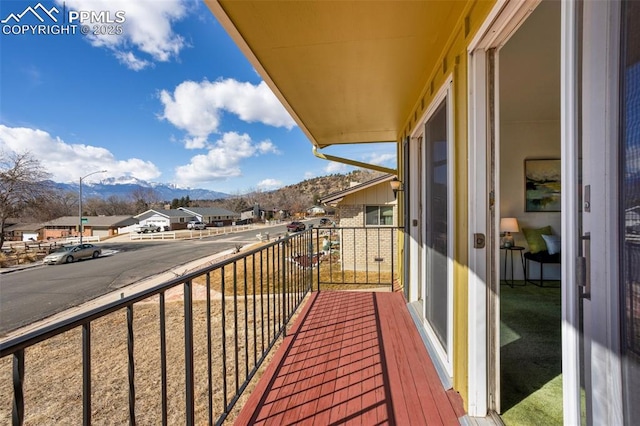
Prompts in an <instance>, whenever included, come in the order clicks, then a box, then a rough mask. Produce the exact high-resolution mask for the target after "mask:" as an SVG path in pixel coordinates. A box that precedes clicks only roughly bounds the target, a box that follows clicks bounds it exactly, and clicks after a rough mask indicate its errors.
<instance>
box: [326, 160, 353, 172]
mask: <svg viewBox="0 0 640 426" xmlns="http://www.w3.org/2000/svg"><path fill="white" fill-rule="evenodd" d="M347 169H348V166H347V165H346V164H343V163H336V162H335V161H330V162H329V164H327V167H325V168H324V171H325V172H327V173H344V172H346V171H347Z"/></svg>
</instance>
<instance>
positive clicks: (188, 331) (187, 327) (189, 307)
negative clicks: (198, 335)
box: [184, 280, 195, 426]
mask: <svg viewBox="0 0 640 426" xmlns="http://www.w3.org/2000/svg"><path fill="white" fill-rule="evenodd" d="M191 287H192V282H191V281H190V280H189V281H186V282H185V283H184V363H185V386H186V389H185V404H186V406H185V416H186V424H187V425H188V426H191V425H194V424H195V412H194V407H195V404H194V385H193V377H194V376H193V293H192V290H191Z"/></svg>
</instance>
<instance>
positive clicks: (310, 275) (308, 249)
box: [307, 229, 320, 291]
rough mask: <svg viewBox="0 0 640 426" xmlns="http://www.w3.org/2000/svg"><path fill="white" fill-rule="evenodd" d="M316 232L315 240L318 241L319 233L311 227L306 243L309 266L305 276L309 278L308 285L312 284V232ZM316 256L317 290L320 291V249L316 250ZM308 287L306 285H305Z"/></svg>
mask: <svg viewBox="0 0 640 426" xmlns="http://www.w3.org/2000/svg"><path fill="white" fill-rule="evenodd" d="M314 232H315V233H316V242H318V241H319V240H318V238H319V237H320V234H319V233H318V232H319V230H318V229H312V230H311V232H310V233H309V244H308V245H307V251H308V256H309V259H310V260H311V266H312V267H311V268H309V277H308V278H307V279H308V280H309V285H310V286H312V285H313V233H314ZM316 255H317V256H318V258H317V259H316V260H317V263H316V270H317V271H318V291H320V251H318V252H317V254H316ZM307 288H308V287H307Z"/></svg>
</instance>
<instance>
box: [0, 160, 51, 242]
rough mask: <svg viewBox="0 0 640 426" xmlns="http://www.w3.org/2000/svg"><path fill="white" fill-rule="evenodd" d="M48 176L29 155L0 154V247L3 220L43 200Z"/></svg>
mask: <svg viewBox="0 0 640 426" xmlns="http://www.w3.org/2000/svg"><path fill="white" fill-rule="evenodd" d="M49 176H50V175H49V173H47V172H46V171H45V170H44V169H43V168H42V166H41V165H40V162H39V161H38V160H37V159H35V158H34V157H33V155H31V153H29V152H24V153H21V154H19V153H5V152H0V247H2V244H4V228H5V225H6V221H7V218H9V217H11V216H19V213H20V211H21V209H22V208H24V207H26V206H27V205H29V204H30V203H32V202H34V201H35V200H37V199H38V198H40V197H45V196H46V195H47V193H48V191H49V189H50V184H49V183H48V182H47V179H48V178H49Z"/></svg>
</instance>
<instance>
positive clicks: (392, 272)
mask: <svg viewBox="0 0 640 426" xmlns="http://www.w3.org/2000/svg"><path fill="white" fill-rule="evenodd" d="M314 232H315V233H316V234H315V235H314V241H315V243H316V253H317V255H316V256H317V258H318V260H317V262H318V264H319V265H320V267H319V268H317V270H316V284H317V287H316V288H317V289H318V290H320V289H321V288H325V289H350V288H355V287H387V286H388V287H389V288H390V289H391V290H393V288H394V287H393V286H394V283H395V282H396V278H397V277H396V273H397V266H396V261H397V259H396V257H397V253H398V251H397V232H398V229H397V228H394V227H389V226H367V227H340V228H336V227H326V228H323V227H319V228H314Z"/></svg>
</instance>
